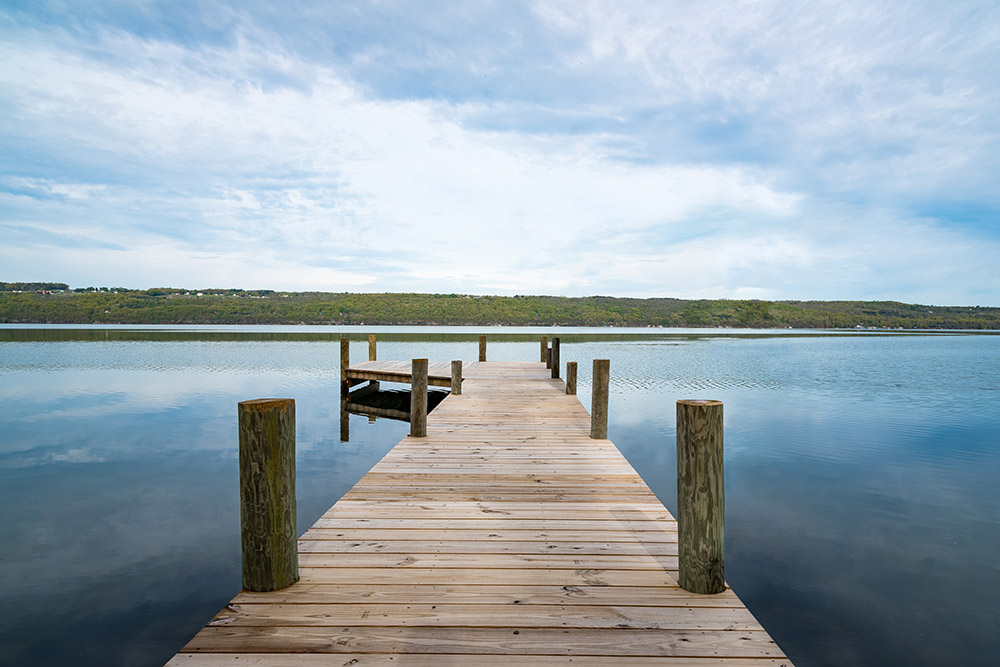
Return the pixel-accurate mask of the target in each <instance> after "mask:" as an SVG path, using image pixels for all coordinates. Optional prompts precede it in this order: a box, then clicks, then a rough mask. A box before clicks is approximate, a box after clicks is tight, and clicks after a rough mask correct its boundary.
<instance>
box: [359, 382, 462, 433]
mask: <svg viewBox="0 0 1000 667" xmlns="http://www.w3.org/2000/svg"><path fill="white" fill-rule="evenodd" d="M383 386H384V385H382V384H381V383H379V382H369V383H368V384H366V385H365V386H363V387H361V388H360V389H354V390H352V391H351V393H350V394H348V395H347V396H343V395H341V399H340V441H341V442H350V439H351V438H350V435H351V427H350V421H351V420H350V416H351V415H360V416H364V417H367V418H368V423H370V424H373V423H375V421H376V420H377V419H379V418H382V419H393V420H395V421H401V422H406V423H409V422H410V391H409V390H404V389H391V388H388V389H387V388H383ZM448 393H449V392H447V391H441V390H436V389H433V388H428V391H427V411H428V412H431V411H433V410H434V408H436V407H437V406H438V404H440V403H441V401H443V400H444V399H445V398H446V397H447V396H448Z"/></svg>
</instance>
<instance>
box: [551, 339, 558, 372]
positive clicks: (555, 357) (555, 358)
mask: <svg viewBox="0 0 1000 667" xmlns="http://www.w3.org/2000/svg"><path fill="white" fill-rule="evenodd" d="M552 377H553V378H558V377H559V339H558V338H553V339H552Z"/></svg>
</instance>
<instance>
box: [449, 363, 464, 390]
mask: <svg viewBox="0 0 1000 667" xmlns="http://www.w3.org/2000/svg"><path fill="white" fill-rule="evenodd" d="M451 393H452V394H454V395H455V396H461V395H462V362H461V361H459V360H457V359H456V360H455V361H452V362H451Z"/></svg>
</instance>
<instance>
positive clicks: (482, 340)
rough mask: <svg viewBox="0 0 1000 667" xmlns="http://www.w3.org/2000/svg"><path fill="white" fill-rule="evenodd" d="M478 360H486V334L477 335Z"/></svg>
mask: <svg viewBox="0 0 1000 667" xmlns="http://www.w3.org/2000/svg"><path fill="white" fill-rule="evenodd" d="M479 361H486V336H480V337H479Z"/></svg>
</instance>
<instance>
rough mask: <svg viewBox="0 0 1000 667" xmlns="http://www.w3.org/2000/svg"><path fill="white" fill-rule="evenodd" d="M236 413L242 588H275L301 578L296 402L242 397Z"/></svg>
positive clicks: (281, 399) (277, 588) (283, 586)
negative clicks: (297, 492) (297, 515)
mask: <svg viewBox="0 0 1000 667" xmlns="http://www.w3.org/2000/svg"><path fill="white" fill-rule="evenodd" d="M238 413H239V440H240V453H239V459H240V541H241V548H242V554H243V588H245V589H246V590H248V591H276V590H280V589H282V588H286V587H288V586H291V585H292V584H294V583H295V582H296V581H298V580H299V555H298V535H299V534H298V531H297V530H296V527H295V401H294V400H293V399H291V398H262V399H258V400H253V401H242V402H241V403H239V405H238Z"/></svg>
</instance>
